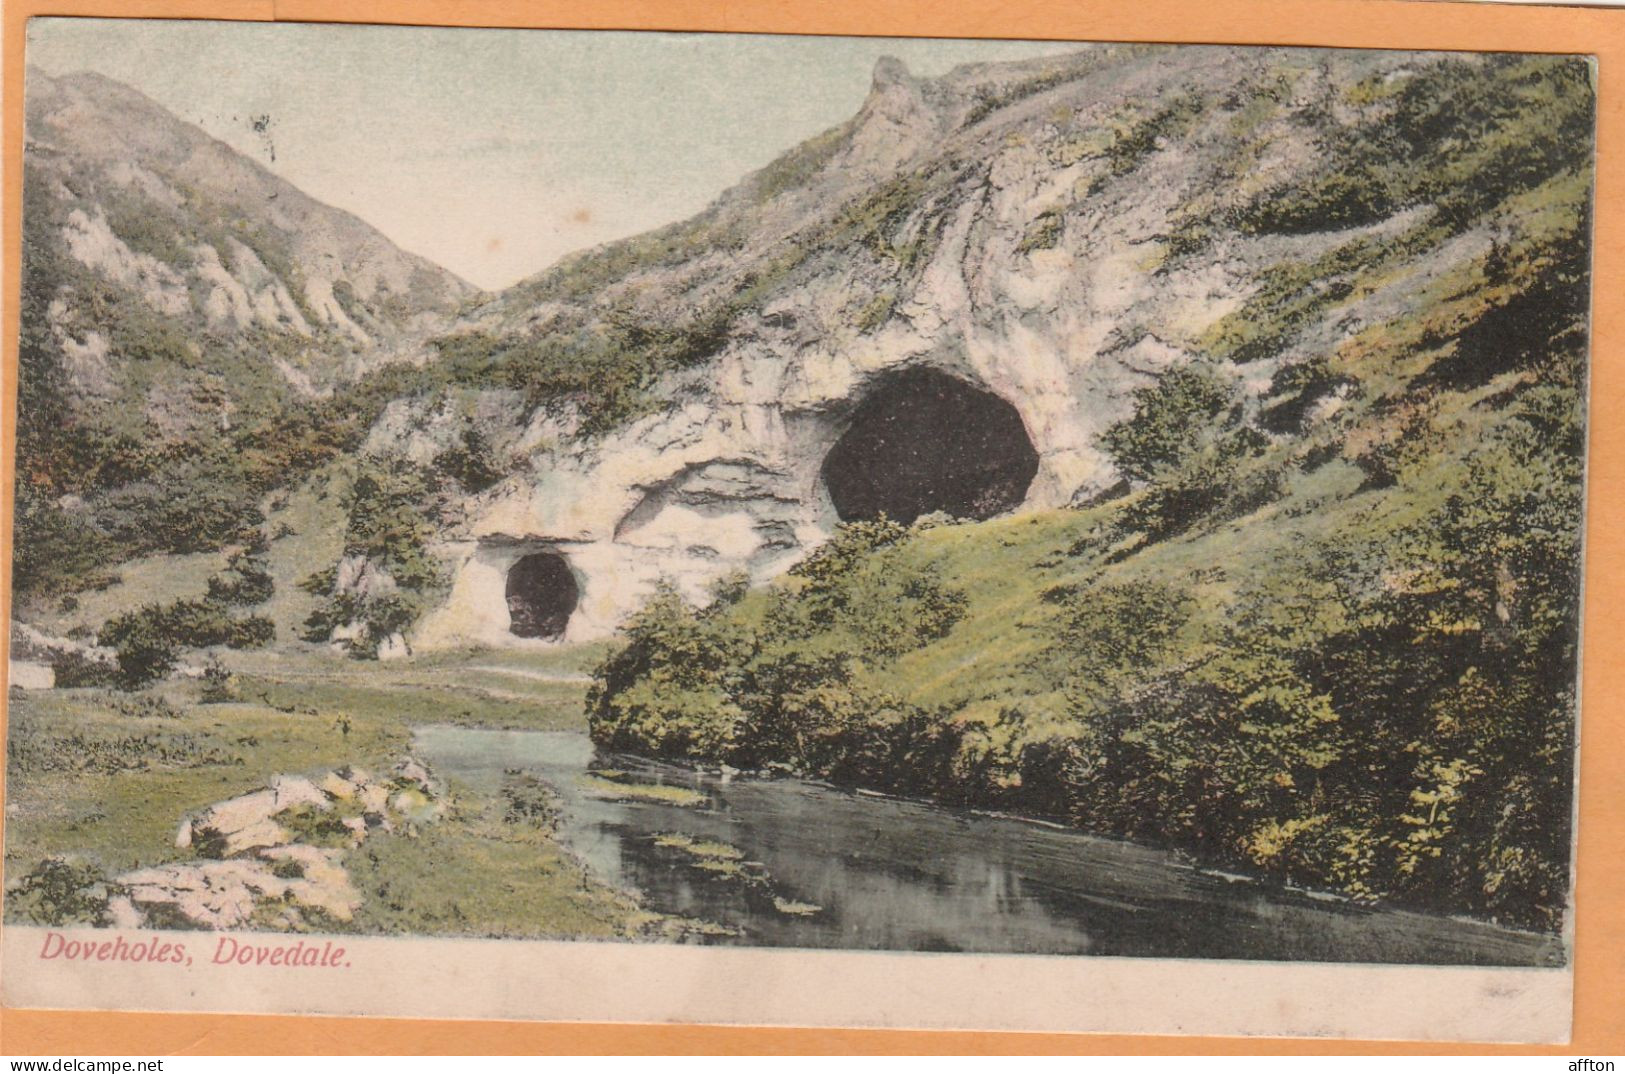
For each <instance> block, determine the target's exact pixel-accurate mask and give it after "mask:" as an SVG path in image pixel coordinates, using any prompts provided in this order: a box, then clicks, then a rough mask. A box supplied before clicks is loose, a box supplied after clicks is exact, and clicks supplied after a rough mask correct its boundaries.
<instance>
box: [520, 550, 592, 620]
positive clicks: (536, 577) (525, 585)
mask: <svg viewBox="0 0 1625 1074" xmlns="http://www.w3.org/2000/svg"><path fill="white" fill-rule="evenodd" d="M507 598H508V632H509V633H511V634H513V635H514V636H516V637H520V638H549V639H551V638H560V637H563V636H564V628H565V627H567V626H569V625H570V616H571V614H572V613H574V612H575V610H576V605H577V604H578V603H580V601H581V588H580V586H578V585H577V584H576V576H575V572H573V571H571V570H570V564H569V563H568V562H567V561H566V560H565V558H564V557H563V556H561V555H559V554H558V553H557V552H536V553H534V554H532V555H528V556H524V557H523V558H521V559H520V560H519V561H518V562H517V563H515V564H514V565H513V566H512V567H510V568H508V586H507Z"/></svg>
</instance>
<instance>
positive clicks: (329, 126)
mask: <svg viewBox="0 0 1625 1074" xmlns="http://www.w3.org/2000/svg"><path fill="white" fill-rule="evenodd" d="M28 26H29V33H28V50H29V51H28V59H29V62H31V63H33V64H36V65H38V66H39V67H40V68H41V69H43V70H45V71H46V72H48V73H50V74H68V73H71V72H74V71H81V70H93V71H99V72H101V73H102V74H105V75H107V76H109V77H111V78H116V79H118V80H119V81H121V82H125V83H127V84H129V85H131V86H134V87H135V88H137V89H139V90H141V91H142V92H143V93H145V94H147V95H148V96H149V97H152V98H153V99H154V100H156V101H157V102H158V103H160V104H162V105H163V106H164V107H166V108H168V109H169V110H170V111H172V112H174V113H175V114H176V115H178V116H180V117H181V118H182V119H185V120H188V121H189V122H192V123H195V124H197V125H198V126H200V127H202V128H203V129H204V130H206V131H207V132H208V133H209V134H211V135H213V136H214V137H216V138H219V139H220V140H222V141H224V142H226V143H227V144H229V145H231V146H232V147H233V148H235V149H237V150H239V151H240V152H243V153H245V154H247V155H248V156H250V157H252V158H253V159H255V160H257V161H259V162H260V163H261V164H263V165H265V166H266V167H268V168H270V169H271V170H272V171H275V172H276V173H278V174H279V175H281V176H282V177H283V178H285V179H287V180H288V181H289V182H291V183H293V184H294V185H295V186H298V187H299V188H300V189H302V190H304V191H305V192H306V193H308V194H310V195H311V196H312V197H315V198H317V199H319V200H321V201H324V202H327V203H329V204H331V205H336V206H338V207H340V208H342V209H347V210H349V211H350V212H353V213H355V214H356V215H357V216H360V217H361V218H362V219H364V220H366V221H367V222H368V223H370V224H372V225H373V226H375V227H377V228H378V229H379V230H380V231H382V232H383V233H384V234H385V235H388V236H389V237H390V238H391V239H392V240H394V241H395V242H396V243H397V244H398V245H400V246H402V247H404V248H406V249H408V250H411V251H413V252H414V253H418V254H422V255H423V256H425V257H427V258H429V259H430V260H432V261H434V262H436V263H438V264H440V265H443V266H445V267H446V268H449V269H451V270H452V271H453V272H456V273H458V274H459V275H461V276H463V277H464V278H466V279H468V280H469V281H470V282H472V283H475V284H477V285H479V286H481V287H486V288H498V287H504V286H507V285H508V284H511V283H514V282H515V281H517V280H519V279H522V278H524V277H526V276H529V275H531V274H532V273H535V272H537V271H539V270H541V269H543V268H545V267H547V266H548V265H549V264H551V263H553V262H554V261H556V260H557V259H558V258H559V257H560V256H562V255H564V254H566V253H569V252H570V251H572V250H579V249H582V248H584V247H589V246H595V245H597V244H599V243H601V242H606V241H608V240H610V239H615V238H620V237H623V236H626V235H632V234H636V233H638V232H641V231H646V230H648V229H650V228H653V227H658V226H660V225H662V224H666V223H670V222H672V221H674V220H680V219H683V218H685V217H687V216H690V215H692V214H694V213H696V212H698V211H699V210H701V209H703V208H704V207H705V206H706V205H707V204H708V203H709V202H710V201H711V200H712V199H713V198H715V197H716V196H717V195H718V194H720V193H721V192H722V191H723V190H724V189H726V188H727V187H729V186H731V185H733V184H734V183H735V182H737V181H738V180H739V179H740V178H742V177H743V176H744V175H745V174H746V173H747V172H750V171H752V170H754V169H756V168H759V167H761V166H762V165H764V164H766V163H768V162H769V161H770V160H772V159H773V158H774V157H776V156H778V155H779V154H780V153H782V152H783V151H784V150H786V149H788V148H790V147H791V146H793V145H795V144H796V143H798V142H800V141H802V140H803V139H805V138H807V137H809V136H810V135H813V134H816V133H818V132H819V131H821V130H825V129H827V128H829V127H832V126H834V125H835V124H837V123H840V122H842V121H844V120H845V119H847V118H848V117H849V116H851V115H852V114H853V113H854V112H856V111H857V109H858V108H859V106H860V105H861V104H862V103H863V99H864V97H865V96H866V95H867V94H868V91H869V78H870V73H871V71H872V69H873V67H874V63H875V60H876V59H878V58H879V57H880V56H883V55H887V54H890V55H894V56H897V57H898V58H900V59H902V60H903V61H904V62H905V63H906V64H907V65H908V67H909V69H910V70H911V71H912V72H913V73H914V74H916V75H928V76H930V75H938V74H942V73H944V72H946V71H947V70H948V69H950V68H951V67H953V66H955V65H957V64H960V63H969V62H977V61H983V60H1003V59H1026V58H1031V57H1033V56H1040V55H1055V54H1059V53H1064V52H1069V51H1075V50H1076V49H1077V48H1078V47H1079V46H1078V45H1076V44H1071V43H1057V42H1008V41H1006V42H999V41H985V42H984V41H926V40H908V39H899V38H838V37H770V36H747V35H733V34H660V33H623V32H613V33H610V32H594V31H550V30H457V29H422V28H410V27H378V26H323V25H296V24H287V23H282V24H268V23H228V22H182V21H155V20H125V19H71V18H51V19H43V18H36V19H32V20H30V21H29V24H28ZM258 116H269V117H270V123H269V126H268V127H267V129H266V130H265V131H264V132H263V133H260V132H257V131H255V130H254V128H253V126H252V121H253V119H254V117H258ZM273 150H274V153H275V159H274V160H273V159H272V152H273Z"/></svg>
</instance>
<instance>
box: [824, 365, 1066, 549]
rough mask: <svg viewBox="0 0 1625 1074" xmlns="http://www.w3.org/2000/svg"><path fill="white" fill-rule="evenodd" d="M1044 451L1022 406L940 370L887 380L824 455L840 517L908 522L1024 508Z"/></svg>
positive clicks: (905, 373)
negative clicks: (929, 516)
mask: <svg viewBox="0 0 1625 1074" xmlns="http://www.w3.org/2000/svg"><path fill="white" fill-rule="evenodd" d="M1037 473H1038V451H1037V450H1036V449H1035V448H1034V447H1033V444H1032V441H1031V440H1030V439H1028V437H1027V427H1026V426H1025V425H1024V424H1023V423H1022V421H1021V415H1020V414H1019V413H1018V412H1017V411H1016V408H1015V407H1013V406H1011V405H1010V404H1009V403H1007V402H1005V401H1004V400H1003V399H1001V398H999V397H998V396H997V395H994V394H993V393H992V392H989V391H983V390H982V389H980V388H974V387H972V386H971V385H969V384H967V383H965V382H964V381H962V380H960V379H958V378H957V377H951V376H949V375H948V374H946V373H941V372H938V371H937V370H935V369H923V368H922V369H908V370H904V371H903V372H901V373H897V374H894V375H892V376H890V377H887V378H885V379H884V380H882V381H881V382H880V383H879V385H878V386H876V387H875V389H874V390H873V391H871V392H870V393H869V395H868V397H866V398H865V399H864V400H863V402H862V403H860V404H859V405H858V409H857V412H856V413H854V414H853V416H852V424H851V426H850V427H849V428H848V429H847V431H846V432H845V433H844V434H842V436H841V438H840V439H839V440H837V441H836V442H835V446H834V447H833V448H831V449H830V452H829V454H828V455H827V456H825V458H824V465H823V469H822V475H823V479H824V487H825V488H826V489H828V490H829V498H830V501H831V502H832V503H833V504H834V505H835V513H836V514H837V515H838V516H840V519H841V521H843V522H853V521H857V520H859V519H870V518H874V517H876V516H877V515H879V514H881V513H882V512H884V513H885V515H886V517H887V518H890V519H893V520H894V521H897V522H901V523H903V524H905V525H907V524H909V523H911V522H913V521H914V520H915V519H917V518H919V517H920V516H921V515H926V514H930V513H932V512H933V511H945V512H947V513H948V514H950V515H953V516H954V517H956V518H974V519H978V520H979V519H984V518H991V517H993V516H994V515H997V514H1000V513H1002V512H1005V511H1008V510H1011V509H1012V508H1014V507H1017V506H1019V505H1020V504H1021V501H1022V500H1024V499H1025V498H1026V496H1027V487H1028V486H1029V485H1031V484H1032V481H1033V477H1034V475H1036V474H1037Z"/></svg>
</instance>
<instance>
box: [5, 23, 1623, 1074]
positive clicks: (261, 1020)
mask: <svg viewBox="0 0 1625 1074" xmlns="http://www.w3.org/2000/svg"><path fill="white" fill-rule="evenodd" d="M334 8H335V5H333V4H330V3H323V2H322V0H273V2H262V0H136V2H122V0H10V2H7V3H6V4H5V8H4V41H3V43H4V51H3V57H4V68H3V70H4V137H5V171H4V195H5V198H4V204H5V216H4V251H3V252H4V260H3V268H4V274H3V276H0V294H3V296H4V300H3V310H4V315H3V319H0V330H3V338H4V356H3V357H4V366H3V370H0V414H3V415H4V418H3V419H0V420H4V421H5V422H6V427H5V431H4V445H5V452H4V455H5V458H4V466H3V474H0V501H3V502H4V503H5V504H7V505H9V504H10V502H11V490H12V479H13V475H12V465H11V460H12V450H11V449H12V445H13V442H14V441H13V437H14V435H15V428H14V422H12V421H11V420H10V416H11V414H12V411H13V405H14V400H15V392H16V361H17V347H16V342H17V338H18V333H17V328H18V325H17V317H18V298H17V295H16V294H15V293H14V289H15V284H14V282H13V281H14V280H15V278H16V277H15V273H16V270H17V266H18V265H19V264H20V231H21V229H20V221H21V210H20V197H19V192H20V190H21V182H22V155H21V151H22V122H21V120H22V111H23V110H22V77H23V64H22V62H21V61H22V52H23V39H24V29H25V25H26V20H27V19H28V18H29V17H31V16H36V15H80V16H99V17H145V18H157V17H166V18H215V19H238V20H252V21H304V22H355V23H362V22H388V23H399V24H408V25H437V26H507V27H546V28H561V29H562V28H575V29H642V30H698V31H721V32H750V33H799V34H830V35H843V34H849V35H858V36H912V37H997V38H1006V39H1050V40H1080V41H1083V40H1105V41H1165V42H1183V43H1212V44H1258V45H1305V46H1328V47H1345V48H1401V49H1445V50H1472V51H1521V52H1563V53H1584V54H1589V55H1593V56H1595V57H1596V58H1597V61H1598V66H1599V101H1598V140H1597V186H1596V194H1595V198H1596V206H1597V210H1596V220H1595V224H1596V230H1595V237H1594V267H1593V291H1594V295H1595V296H1596V301H1595V308H1594V310H1593V321H1592V323H1593V338H1592V353H1593V362H1592V371H1591V409H1590V419H1589V420H1590V429H1591V444H1590V455H1589V467H1588V478H1587V480H1588V488H1587V503H1588V507H1587V548H1586V557H1587V565H1586V570H1587V575H1586V587H1587V589H1586V598H1585V621H1584V631H1585V639H1586V652H1585V662H1584V667H1583V673H1582V683H1583V685H1582V691H1583V696H1584V702H1583V704H1584V718H1583V720H1584V732H1583V736H1584V749H1583V750H1582V752H1581V770H1580V783H1579V810H1580V815H1581V818H1582V819H1581V824H1580V832H1579V853H1578V866H1577V872H1578V879H1577V885H1576V892H1575V903H1576V908H1577V926H1576V944H1575V948H1574V964H1575V976H1574V998H1575V1004H1574V1036H1573V1039H1572V1041H1571V1043H1570V1044H1568V1045H1566V1046H1534V1047H1527V1046H1525V1047H1510V1048H1509V1047H1503V1046H1476V1047H1475V1046H1463V1045H1459V1044H1446V1043H1438V1044H1416V1043H1393V1042H1390V1043H1383V1042H1374V1041H1373V1042H1350V1041H1344V1040H1331V1041H1316V1040H1303V1039H1292V1040H1259V1039H1256V1038H1236V1037H1228V1038H1214V1037H1171V1036H1126V1035H1120V1034H1105V1033H1094V1034H1088V1035H1080V1034H1075V1033H1069V1034H1054V1033H983V1032H939V1031H899V1030H870V1029H864V1030H858V1029H805V1028H803V1029H792V1028H744V1027H724V1026H686V1025H626V1024H582V1023H559V1022H528V1021H509V1022H478V1021H445V1020H407V1019H389V1018H366V1019H354V1018H336V1017H309V1018H302V1017H290V1016H263V1015H217V1014H138V1013H128V1012H122V1013H121V1012H85V1011H73V1012H68V1011H44V1010H21V1009H10V1008H7V1009H3V1010H0V1035H3V1037H4V1039H5V1040H6V1043H7V1050H8V1051H9V1052H11V1053H12V1054H38V1053H47V1052H57V1053H67V1054H81V1055H83V1054H94V1053H123V1054H166V1053H175V1052H186V1051H196V1052H198V1053H200V1054H231V1053H268V1052H275V1053H288V1054H300V1053H314V1052H332V1053H345V1052H358V1051H361V1052H365V1051H369V1050H376V1051H379V1052H383V1053H399V1052H438V1053H455V1052H472V1053H479V1052H525V1051H544V1052H556V1053H562V1052H571V1053H593V1052H606V1051H609V1052H620V1053H661V1052H758V1053H759V1052H825V1053H829V1052H848V1051H862V1052H869V1053H922V1052H923V1053H955V1052H960V1053H962V1052H967V1051H969V1052H989V1051H999V1052H1012V1053H1016V1052H1019V1053H1072V1052H1094V1053H1113V1052H1115V1053H1122V1052H1154V1053H1161V1054H1178V1053H1184V1054H1223V1053H1233V1052H1250V1053H1258V1052H1268V1053H1276V1054H1314V1053H1325V1052H1337V1053H1346V1052H1360V1053H1365V1054H1381V1053H1394V1052H1405V1053H1418V1052H1421V1053H1426V1052H1450V1053H1453V1054H1455V1053H1463V1052H1467V1053H1483V1054H1495V1053H1511V1054H1526V1053H1532V1054H1542V1053H1546V1054H1609V1053H1619V1052H1622V1051H1625V1025H1621V1024H1619V1023H1618V1019H1617V1017H1616V1015H1617V1011H1616V1010H1615V1008H1614V1005H1613V1004H1614V1002H1615V999H1614V997H1617V996H1619V995H1621V994H1625V935H1622V934H1621V929H1620V928H1619V924H1620V923H1621V921H1625V858H1622V857H1621V856H1620V855H1618V854H1615V853H1611V851H1610V848H1611V847H1614V846H1618V845H1620V844H1621V843H1622V842H1625V714H1622V710H1621V707H1620V704H1619V703H1618V702H1617V701H1615V700H1614V699H1615V698H1617V697H1619V696H1620V695H1621V689H1620V688H1621V687H1622V686H1625V676H1622V667H1621V663H1620V661H1619V659H1618V658H1617V657H1616V656H1614V655H1613V654H1614V653H1615V652H1616V651H1618V650H1619V648H1620V645H1619V643H1620V642H1621V641H1622V640H1625V627H1622V625H1621V623H1620V616H1621V615H1622V614H1625V600H1622V599H1621V598H1622V597H1625V593H1622V592H1621V590H1622V574H1621V571H1620V570H1619V567H1620V563H1621V559H1622V557H1625V544H1622V543H1621V540H1620V539H1618V538H1616V537H1614V536H1613V535H1614V534H1616V533H1618V532H1620V530H1621V526H1620V525H1619V523H1620V522H1621V521H1622V518H1625V497H1620V496H1617V495H1614V492H1615V490H1616V489H1617V488H1619V487H1620V481H1621V479H1622V478H1625V423H1622V421H1621V418H1622V416H1625V413H1622V412H1625V359H1620V358H1610V355H1612V354H1613V353H1614V352H1616V351H1617V350H1618V346H1617V345H1618V344H1619V343H1620V342H1621V341H1622V339H1625V321H1622V318H1625V298H1622V297H1621V296H1625V287H1622V286H1621V284H1622V283H1625V279H1622V271H1625V199H1622V198H1621V197H1620V195H1621V190H1620V186H1621V175H1620V169H1619V159H1620V154H1621V152H1622V150H1625V90H1621V88H1620V86H1619V85H1616V84H1615V81H1614V78H1613V74H1612V72H1613V71H1614V70H1615V68H1616V67H1618V68H1619V69H1622V70H1625V11H1620V10H1610V9H1594V8H1591V9H1576V8H1536V7H1518V6H1509V5H1473V4H1460V3H1431V2H1415V0H1229V2H1227V3H1225V4H1224V5H1223V6H1222V8H1221V7H1219V6H1218V5H1210V6H1195V5H1189V4H1187V3H1185V2H1183V0H1140V2H1138V3H1136V4H1134V5H1131V6H1127V7H1125V6H1124V5H1120V4H1117V3H1115V2H1114V0H1034V2H1030V3H1028V4H1026V5H1023V6H1022V7H1021V8H1020V9H1019V10H1018V9H1014V8H1012V7H1011V6H1010V5H1006V4H1002V3H999V2H998V0H968V2H964V3H960V4H956V5H953V6H952V7H950V6H948V5H942V4H938V3H936V2H934V0H893V2H892V3H889V4H887V5H885V7H884V10H883V11H881V10H877V9H876V8H875V7H873V6H871V5H869V4H866V3H864V2H863V0H734V2H732V3H730V4H728V5H726V6H725V7H719V6H714V5H712V4H710V3H708V2H706V0H605V2H594V3H591V4H588V3H584V2H580V0H577V2H566V0H541V2H531V0H486V2H457V0H351V2H347V3H345V4H343V6H342V10H341V11H339V12H337V13H335V10H334ZM10 530H11V518H10V511H9V508H8V509H6V510H4V511H0V560H3V559H8V558H9V554H10V539H11V533H10ZM9 608H10V593H9V577H7V576H6V572H0V614H5V615H9ZM0 675H3V671H0ZM3 685H4V684H3V681H0V687H3ZM3 696H4V691H3V689H0V697H3ZM3 781H4V773H3V772H0V793H3ZM0 825H3V821H0Z"/></svg>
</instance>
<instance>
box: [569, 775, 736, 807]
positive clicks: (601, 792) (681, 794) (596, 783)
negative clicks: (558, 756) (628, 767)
mask: <svg viewBox="0 0 1625 1074" xmlns="http://www.w3.org/2000/svg"><path fill="white" fill-rule="evenodd" d="M578 782H579V783H580V785H581V789H582V790H584V791H586V792H587V794H589V795H591V796H592V797H594V798H602V799H605V800H606V801H611V802H650V803H653V804H655V805H675V806H696V805H699V804H700V803H701V802H703V801H705V795H703V794H701V793H700V792H699V791H693V790H689V789H688V788H687V787H668V786H666V785H665V784H663V783H619V782H616V781H615V780H609V779H603V778H601V777H599V776H582V777H581V778H580V780H579V781H578Z"/></svg>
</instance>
